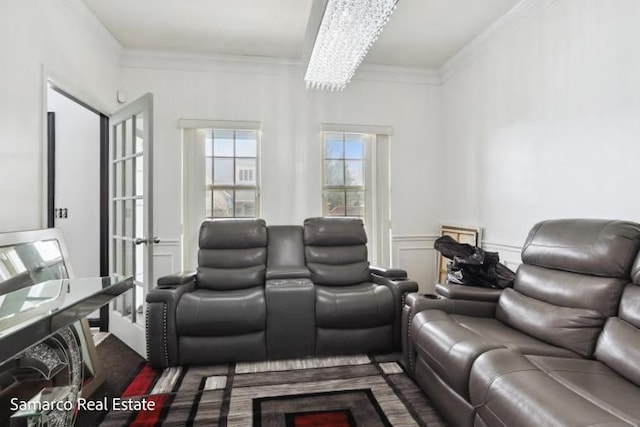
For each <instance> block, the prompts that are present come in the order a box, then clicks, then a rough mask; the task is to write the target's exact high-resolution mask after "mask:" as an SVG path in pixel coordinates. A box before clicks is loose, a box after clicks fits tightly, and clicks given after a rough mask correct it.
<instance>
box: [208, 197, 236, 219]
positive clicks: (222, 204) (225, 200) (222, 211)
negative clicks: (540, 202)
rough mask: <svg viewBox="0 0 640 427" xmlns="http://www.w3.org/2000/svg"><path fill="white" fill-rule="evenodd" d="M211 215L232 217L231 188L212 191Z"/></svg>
mask: <svg viewBox="0 0 640 427" xmlns="http://www.w3.org/2000/svg"><path fill="white" fill-rule="evenodd" d="M213 217H215V218H230V217H233V190H214V191H213Z"/></svg>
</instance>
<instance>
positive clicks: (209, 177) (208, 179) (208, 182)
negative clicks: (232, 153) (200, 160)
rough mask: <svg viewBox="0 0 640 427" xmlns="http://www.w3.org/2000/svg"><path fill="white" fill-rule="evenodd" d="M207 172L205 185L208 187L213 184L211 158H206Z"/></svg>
mask: <svg viewBox="0 0 640 427" xmlns="http://www.w3.org/2000/svg"><path fill="white" fill-rule="evenodd" d="M204 160H205V162H206V165H205V170H206V175H205V184H206V185H207V186H209V185H211V184H213V158H211V157H205V159H204Z"/></svg>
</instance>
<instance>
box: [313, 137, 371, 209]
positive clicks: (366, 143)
mask: <svg viewBox="0 0 640 427" xmlns="http://www.w3.org/2000/svg"><path fill="white" fill-rule="evenodd" d="M328 134H341V135H342V148H343V152H342V157H341V158H332V157H327V156H326V143H327V135H328ZM347 135H360V136H362V137H363V141H362V154H363V155H362V158H359V159H347V158H346V153H345V143H346V140H347V139H346V136H347ZM372 136H373V135H371V134H367V133H363V132H348V131H338V130H332V131H324V132H322V134H321V139H322V141H321V144H322V194H321V197H322V202H321V203H322V216H327V217H337V218H340V217H346V218H360V219H362V221H363V222H366V221H365V218H367V216H370V215H368V209H370V208H371V206H369V205H370V204H371V202H370V201H369V199H370V197H369V195H370V191H371V189H368V188H367V185H366V184H367V177H369V176H370V175H371V168H370V163H371V159H370V158H369V157H370V145H371V141H370V139H371V137H372ZM330 160H341V161H342V162H343V166H342V171H343V182H344V181H346V171H347V161H348V160H356V161H361V162H362V185H346V182H345V184H343V185H327V173H326V169H327V168H326V162H327V161H330ZM332 191H333V192H337V191H340V192H344V215H330V214H329V211H328V210H327V204H326V203H325V199H326V196H327V193H328V192H332ZM349 192H361V193H362V197H363V199H364V208H363V212H362V215H347V193H349Z"/></svg>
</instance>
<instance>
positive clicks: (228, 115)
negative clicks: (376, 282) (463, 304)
mask: <svg viewBox="0 0 640 427" xmlns="http://www.w3.org/2000/svg"><path fill="white" fill-rule="evenodd" d="M124 64H125V65H124V68H123V87H124V89H125V90H126V92H127V94H128V96H129V99H131V100H133V99H134V98H136V97H137V96H140V95H142V94H143V93H145V92H152V93H153V94H154V114H155V134H154V141H155V142H154V144H155V147H154V164H155V168H154V173H155V179H154V186H155V188H156V189H162V191H159V192H157V193H156V194H155V200H154V224H155V228H156V231H157V234H158V236H160V238H161V240H163V241H164V242H176V243H175V245H178V243H177V241H178V239H179V238H180V235H181V218H180V212H181V206H180V200H181V199H180V194H181V171H180V153H181V146H180V144H181V134H180V130H179V129H178V126H177V121H178V119H180V118H183V119H210V120H249V121H259V122H261V124H262V140H261V147H262V150H261V151H262V153H261V155H262V159H261V165H262V166H261V167H262V180H261V201H262V207H261V216H262V217H263V218H265V220H266V221H267V223H268V224H301V223H302V221H303V220H304V218H306V217H311V216H320V215H321V214H322V210H321V192H320V189H321V141H320V133H319V129H320V124H321V123H343V124H360V125H362V124H368V125H381V126H392V127H393V129H394V134H393V136H392V138H391V185H392V196H391V207H392V213H391V217H392V221H393V234H394V236H401V237H404V238H407V239H408V238H412V239H414V240H415V239H418V240H420V239H422V240H424V239H432V236H433V235H434V234H436V233H437V231H438V228H439V225H440V209H441V208H440V204H439V203H438V200H439V199H440V188H441V184H440V178H439V167H440V166H439V165H440V164H441V154H440V152H441V146H442V145H441V139H440V133H439V129H440V124H439V120H438V112H439V108H440V105H439V87H438V86H437V85H433V84H431V83H429V82H428V80H429V79H428V78H426V79H425V77H424V76H413V75H407V76H401V77H398V75H396V74H393V73H388V72H386V71H385V72H378V71H379V70H377V72H376V73H372V74H371V75H372V76H373V75H375V79H372V80H356V81H353V82H352V83H351V84H350V85H349V86H348V87H347V89H346V90H345V91H344V92H340V93H331V92H316V91H307V90H306V89H305V87H304V82H303V80H302V76H303V72H304V69H303V67H301V66H299V65H295V64H293V65H292V64H289V65H287V64H274V63H267V62H252V63H250V62H242V61H231V62H229V61H221V60H219V59H210V58H205V57H202V58H193V57H173V56H171V55H153V54H149V53H140V52H137V53H136V52H130V53H127V54H125V58H124ZM381 73H382V74H381ZM409 74H410V73H409ZM398 80H400V81H398ZM407 81H411V82H410V83H407ZM403 244H404V243H403V241H400V242H397V241H394V247H395V250H396V251H397V249H398V246H402V245H403ZM427 246H429V244H428V243H424V244H421V245H419V248H418V249H413V250H410V249H407V250H405V251H403V253H402V255H401V256H395V257H394V259H395V260H396V261H397V265H400V266H402V267H405V268H408V269H409V272H410V274H411V275H412V277H415V278H416V279H418V280H420V281H421V282H422V283H423V284H424V285H425V286H427V284H428V285H429V286H430V285H431V283H432V281H433V277H435V270H434V269H433V267H432V266H431V264H432V263H433V261H432V259H434V256H433V252H432V250H431V246H432V244H431V246H429V247H427ZM161 250H163V251H167V250H169V249H167V248H164V249H161ZM392 250H393V249H392ZM416 251H417V252H416ZM396 255H397V253H396ZM172 258H173V259H174V262H175V258H176V257H175V255H174V256H173V257H172ZM425 260H426V261H425ZM178 261H179V258H178ZM177 267H179V265H178V266H177ZM422 283H421V284H422Z"/></svg>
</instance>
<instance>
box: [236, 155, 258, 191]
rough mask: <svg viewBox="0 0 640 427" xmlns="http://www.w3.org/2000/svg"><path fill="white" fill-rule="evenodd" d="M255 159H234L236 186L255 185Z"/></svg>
mask: <svg viewBox="0 0 640 427" xmlns="http://www.w3.org/2000/svg"><path fill="white" fill-rule="evenodd" d="M256 172H257V171H256V159H236V185H256Z"/></svg>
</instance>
